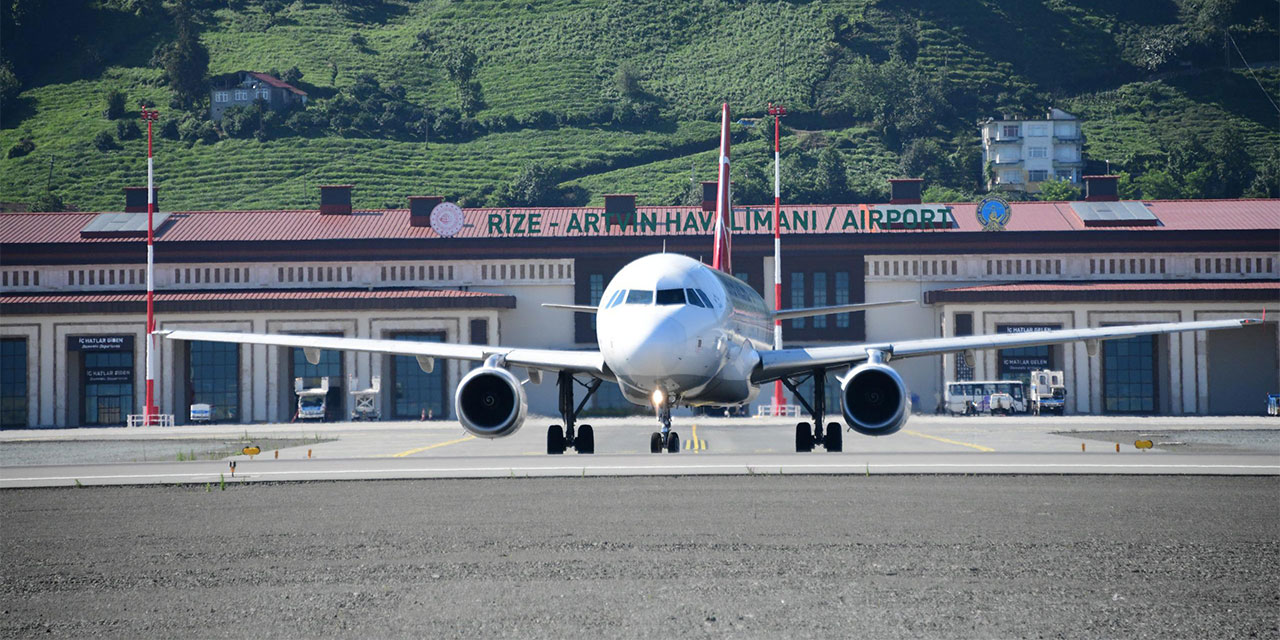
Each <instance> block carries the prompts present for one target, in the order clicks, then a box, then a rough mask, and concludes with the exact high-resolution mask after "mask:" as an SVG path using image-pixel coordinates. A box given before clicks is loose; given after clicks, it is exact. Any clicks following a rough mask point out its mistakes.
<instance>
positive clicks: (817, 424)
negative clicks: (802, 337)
mask: <svg viewBox="0 0 1280 640" xmlns="http://www.w3.org/2000/svg"><path fill="white" fill-rule="evenodd" d="M809 376H810V377H811V378H812V379H813V404H812V405H810V404H809V403H808V402H805V399H804V394H802V393H800V389H799V385H801V384H804V382H805V381H804V380H800V382H799V383H796V382H792V381H791V380H790V379H788V378H783V379H782V384H783V385H785V386H786V387H787V388H788V389H790V390H791V393H793V394H795V397H796V400H798V401H799V402H800V404H801V405H803V406H804V408H805V409H806V410H808V411H809V415H810V416H811V417H812V418H813V422H798V423H796V452H797V453H807V452H809V451H813V448H814V446H816V445H819V444H821V445H822V447H823V448H824V449H826V450H827V451H828V452H837V451H843V450H844V426H843V425H841V424H840V423H839V422H828V423H827V428H826V431H825V432H824V431H823V429H822V419H823V418H824V417H825V415H824V414H825V413H826V410H827V372H826V371H825V370H822V369H814V370H813V371H811V372H810V373H809Z"/></svg>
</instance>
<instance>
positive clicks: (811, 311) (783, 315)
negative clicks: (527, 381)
mask: <svg viewBox="0 0 1280 640" xmlns="http://www.w3.org/2000/svg"><path fill="white" fill-rule="evenodd" d="M915 303H916V301H915V300H890V301H887V302H858V303H855V304H841V305H836V306H834V307H806V308H803V309H783V310H781V311H773V312H771V314H770V315H771V316H772V317H771V318H770V319H771V320H789V319H791V318H808V317H809V316H827V315H832V314H836V313H848V312H850V311H865V310H867V309H874V308H876V307H892V306H897V305H901V304H915ZM543 306H547V305H543Z"/></svg>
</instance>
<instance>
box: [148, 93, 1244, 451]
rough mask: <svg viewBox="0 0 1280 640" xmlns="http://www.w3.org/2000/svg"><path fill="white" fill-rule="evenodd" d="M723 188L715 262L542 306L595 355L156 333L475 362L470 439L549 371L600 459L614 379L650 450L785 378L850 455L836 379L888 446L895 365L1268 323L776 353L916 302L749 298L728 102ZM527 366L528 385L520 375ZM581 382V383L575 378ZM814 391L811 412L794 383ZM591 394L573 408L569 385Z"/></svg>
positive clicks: (640, 265) (899, 397) (462, 407)
mask: <svg viewBox="0 0 1280 640" xmlns="http://www.w3.org/2000/svg"><path fill="white" fill-rule="evenodd" d="M721 115H722V117H721V132H720V136H721V140H720V159H719V170H718V179H719V189H718V193H717V196H716V228H715V246H714V251H713V254H712V263H711V264H710V265H707V264H704V263H702V262H699V261H697V260H694V259H692V258H689V257H687V256H683V255H679V254H669V253H658V254H651V255H646V256H644V257H641V258H639V259H637V260H635V261H633V262H631V263H629V264H627V265H626V266H624V267H623V268H622V269H621V270H620V271H619V272H618V273H617V275H615V276H614V277H613V279H612V280H611V281H610V282H609V284H608V286H607V287H605V290H604V292H603V294H602V296H601V298H600V299H601V303H600V304H599V305H560V304H544V305H543V306H546V307H552V308H558V309H564V310H568V311H573V312H580V313H594V314H596V319H597V320H596V337H597V344H598V345H599V348H598V349H596V350H567V349H533V348H522V347H504V346H491V345H469V344H451V343H429V342H421V343H419V342H405V341H399V340H376V339H365V338H339V337H324V336H305V335H278V334H254V333H229V332H216V331H194V330H185V329H172V330H162V331H158V332H157V333H158V334H160V335H162V336H164V337H165V338H168V339H171V340H204V341H210V342H232V343H241V344H262V345H274V346H280V347H296V348H301V349H303V352H304V354H305V355H306V357H307V360H308V361H310V362H311V363H313V364H315V363H318V362H319V360H320V351H321V350H324V349H336V350H352V351H365V352H370V353H381V354H388V355H404V356H413V357H416V358H417V360H418V364H419V366H420V367H422V369H423V370H424V371H427V372H430V371H431V370H432V369H433V367H434V366H435V365H434V363H435V359H436V358H445V359H457V360H465V361H472V362H481V363H483V364H482V366H480V367H477V368H475V369H473V370H471V371H470V372H469V373H467V374H466V375H465V376H463V378H462V380H461V381H459V383H458V386H457V388H456V390H455V393H454V407H455V410H456V412H457V416H458V421H459V422H460V423H461V425H462V428H463V429H465V430H466V431H468V432H469V433H471V434H473V435H475V436H478V437H482V438H501V437H505V436H509V435H511V434H513V433H515V432H516V431H517V430H518V429H519V428H520V427H521V425H522V424H523V423H524V422H525V419H526V417H527V414H528V405H527V400H526V394H525V391H524V383H525V382H533V383H534V384H540V383H541V381H542V374H543V373H544V372H549V373H554V374H555V375H556V383H557V385H558V387H559V407H558V408H559V413H560V418H561V420H562V422H563V424H553V425H551V426H549V427H548V428H547V453H548V454H563V453H564V452H565V451H566V450H567V449H568V448H573V449H574V450H576V451H577V452H578V453H581V454H590V453H594V452H595V432H594V429H593V427H592V426H591V425H589V424H583V425H580V426H579V425H577V421H578V417H579V415H580V414H581V412H582V409H583V407H585V406H586V404H587V401H588V400H589V399H590V398H591V396H592V395H593V394H594V393H595V392H596V390H597V389H599V387H600V385H601V384H602V383H603V382H604V381H611V382H616V383H617V384H618V386H619V387H620V388H621V390H622V393H623V396H624V397H625V398H626V399H627V400H628V401H630V402H632V403H634V404H638V405H641V406H645V405H649V406H652V407H653V408H654V410H655V414H656V416H657V419H658V423H659V427H660V428H659V430H657V431H654V432H652V433H651V434H650V438H649V450H650V452H651V453H660V452H663V451H666V452H670V453H675V452H678V451H679V450H680V437H679V435H678V433H677V432H675V431H674V430H673V429H672V420H671V410H672V408H673V407H675V406H678V405H685V406H713V407H734V406H741V405H743V404H745V403H748V402H751V401H752V400H753V399H754V398H755V397H756V395H757V394H758V393H759V391H760V388H761V386H762V385H765V384H768V383H771V382H774V381H775V380H780V381H782V383H783V384H784V385H785V386H786V387H787V388H788V389H790V390H791V391H792V392H793V393H794V394H795V396H796V398H797V400H798V401H799V402H800V403H801V404H802V405H803V406H804V407H805V409H806V410H807V411H808V413H809V416H810V420H809V421H803V422H799V423H797V424H796V429H795V448H796V451H797V452H807V451H812V450H813V449H814V447H815V446H818V445H821V446H822V447H823V448H824V449H825V450H826V451H828V452H838V451H841V450H843V448H844V443H843V433H844V428H843V427H842V425H841V424H840V423H838V422H830V423H827V424H825V425H824V424H823V422H824V420H825V418H826V411H827V408H826V406H825V397H826V394H825V383H826V373H827V371H829V370H845V369H847V372H846V373H844V375H842V376H840V377H838V380H839V383H840V398H841V410H840V413H841V415H842V417H843V418H844V422H845V424H846V425H847V426H848V427H849V429H850V430H851V431H854V432H856V433H859V434H862V435H866V436H885V435H890V434H893V433H895V432H897V431H898V430H900V429H901V428H902V427H903V425H904V424H905V423H906V421H907V418H908V398H909V393H908V391H907V387H906V384H905V383H904V382H903V380H902V377H901V376H899V375H898V373H897V372H896V371H895V370H894V369H893V368H892V367H891V366H889V363H890V361H892V360H895V359H899V358H910V357H918V356H931V355H940V354H947V353H955V354H961V355H962V356H963V357H965V358H966V359H967V360H969V361H970V362H972V360H973V354H974V352H975V351H976V350H980V349H981V350H986V349H1004V348H1015V347H1029V346H1040V345H1050V344H1060V343H1066V342H1076V341H1086V343H1087V345H1088V352H1089V354H1090V355H1091V356H1093V355H1096V354H1097V345H1098V341H1100V340H1106V339H1112V338H1129V337H1134V336H1142V335H1154V334H1166V333H1177V332H1182V331H1209V330H1218V329H1231V328H1239V327H1242V326H1246V325H1250V324H1256V323H1258V322H1260V320H1256V319H1251V318H1241V319H1232V320H1208V321H1196V322H1170V323H1160V324H1142V325H1128V326H1112V327H1101V328H1092V329H1060V330H1055V331H1043V332H1035V333H1022V334H997V335H974V336H963V337H947V338H923V339H914V340H894V341H889V342H877V343H863V344H846V345H831V346H819V347H793V348H782V349H775V348H774V345H773V342H772V337H773V335H772V330H773V327H774V321H775V320H785V319H790V318H803V317H809V316H818V315H828V314H837V313H850V312H857V311H865V310H867V309H872V308H876V307H881V306H890V305H898V304H910V303H913V302H914V301H912V300H898V301H887V302H869V303H857V304H845V305H837V306H825V307H812V308H803V309H788V310H782V311H770V310H769V309H768V308H767V307H766V305H765V302H764V299H763V298H761V296H760V295H759V294H758V293H756V291H755V290H754V289H752V288H751V287H750V286H748V285H747V284H746V283H744V282H742V281H741V280H739V279H737V278H735V277H733V275H732V272H731V269H730V258H731V250H730V249H731V247H730V238H729V224H728V219H727V217H726V216H727V215H728V212H729V211H730V193H729V105H728V104H727V103H726V104H724V105H722V114H721ZM513 368H516V369H521V368H523V369H525V370H526V371H527V373H528V379H527V380H525V381H522V380H520V378H519V377H517V375H516V374H515V373H513V372H512V369H513ZM580 377H584V378H585V379H586V381H583V380H582V379H580ZM810 379H811V380H812V381H813V383H814V384H813V393H812V396H811V402H810V401H806V400H805V399H804V396H803V394H801V392H800V391H799V388H798V387H799V385H800V384H803V383H804V382H805V381H806V380H810ZM576 386H582V387H584V388H585V389H586V395H585V397H583V398H582V400H581V401H580V402H578V403H577V404H576V405H575V398H574V396H575V394H574V391H575V387H576Z"/></svg>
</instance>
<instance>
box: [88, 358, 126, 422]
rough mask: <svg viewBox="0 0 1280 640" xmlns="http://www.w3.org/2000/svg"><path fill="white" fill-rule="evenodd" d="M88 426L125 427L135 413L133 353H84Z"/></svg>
mask: <svg viewBox="0 0 1280 640" xmlns="http://www.w3.org/2000/svg"><path fill="white" fill-rule="evenodd" d="M83 371H84V374H83V378H82V379H83V380H84V424H86V425H91V426H98V425H116V424H124V423H125V421H126V420H127V419H128V417H129V414H131V413H133V412H134V411H133V352H132V351H108V352H91V351H86V352H85V353H84V368H83Z"/></svg>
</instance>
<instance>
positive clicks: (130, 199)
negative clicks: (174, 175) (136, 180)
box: [124, 187, 160, 213]
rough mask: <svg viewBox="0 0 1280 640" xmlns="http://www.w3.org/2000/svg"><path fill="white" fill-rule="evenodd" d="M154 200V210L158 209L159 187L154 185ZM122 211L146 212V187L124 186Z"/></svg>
mask: <svg viewBox="0 0 1280 640" xmlns="http://www.w3.org/2000/svg"><path fill="white" fill-rule="evenodd" d="M153 193H154V196H155V201H156V211H159V210H160V187H156V188H155V190H154V191H153ZM124 212H125V213H146V212H147V188H146V187H125V188H124Z"/></svg>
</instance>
